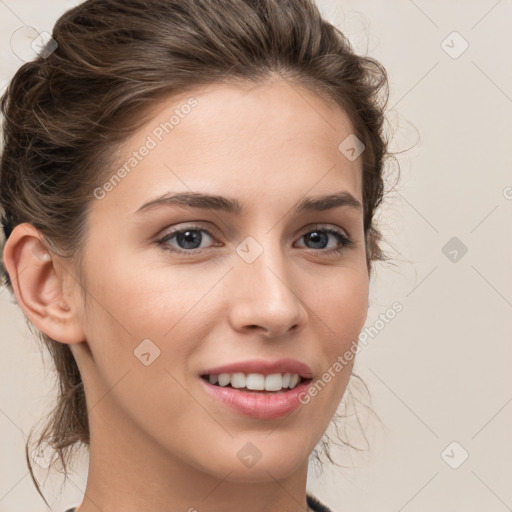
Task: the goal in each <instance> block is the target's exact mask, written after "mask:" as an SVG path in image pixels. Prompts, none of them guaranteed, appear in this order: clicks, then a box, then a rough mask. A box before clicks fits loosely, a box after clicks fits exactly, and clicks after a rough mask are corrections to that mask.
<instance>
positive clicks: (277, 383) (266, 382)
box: [200, 373, 311, 394]
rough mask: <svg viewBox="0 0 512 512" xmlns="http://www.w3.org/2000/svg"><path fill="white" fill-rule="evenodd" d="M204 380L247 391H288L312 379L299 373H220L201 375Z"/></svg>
mask: <svg viewBox="0 0 512 512" xmlns="http://www.w3.org/2000/svg"><path fill="white" fill-rule="evenodd" d="M200 377H201V378H202V379H203V380H205V381H206V382H208V383H209V384H211V385H213V386H216V387H220V388H223V387H224V388H230V389H236V390H237V391H243V392H247V393H272V394H278V393H286V392H288V391H291V390H293V389H295V388H296V387H297V386H299V385H300V384H302V383H304V382H309V381H310V380H311V379H306V378H303V377H300V376H299V375H297V374H289V373H286V374H273V375H268V376H264V375H262V374H248V375H246V374H242V373H234V374H220V375H208V374H205V375H201V376H200Z"/></svg>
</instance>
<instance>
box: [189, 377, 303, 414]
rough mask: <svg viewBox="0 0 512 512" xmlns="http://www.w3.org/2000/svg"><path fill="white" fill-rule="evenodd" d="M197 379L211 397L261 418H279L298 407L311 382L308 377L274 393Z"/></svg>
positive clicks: (240, 411)
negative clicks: (242, 389) (286, 389)
mask: <svg viewBox="0 0 512 512" xmlns="http://www.w3.org/2000/svg"><path fill="white" fill-rule="evenodd" d="M199 380H201V382H202V385H203V386H204V387H205V389H206V391H207V392H208V393H209V394H210V395H211V396H212V397H213V398H215V399H217V400H219V401H220V402H222V403H224V404H226V405H227V406H228V407H230V408H231V409H233V410H235V411H237V412H239V413H242V414H245V415H246V416H249V417H251V418H256V419H261V420H271V419H275V418H281V417H282V416H286V415H287V414H290V413H292V412H293V411H295V410H296V409H298V408H299V407H300V406H301V405H303V404H302V402H301V401H300V400H299V398H300V396H303V395H304V394H305V393H306V390H307V388H308V387H309V385H310V384H311V382H312V381H311V379H308V380H306V381H304V382H301V383H300V384H299V385H298V386H296V387H295V388H293V389H289V390H288V391H281V392H279V393H276V392H265V391H262V392H257V391H253V392H248V391H241V390H239V389H236V388H231V387H228V386H226V387H221V386H214V385H213V384H210V383H209V382H208V381H206V380H205V379H203V378H201V377H200V378H199Z"/></svg>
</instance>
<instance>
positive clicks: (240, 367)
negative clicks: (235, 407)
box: [201, 359, 313, 379]
mask: <svg viewBox="0 0 512 512" xmlns="http://www.w3.org/2000/svg"><path fill="white" fill-rule="evenodd" d="M221 373H245V374H247V373H261V374H263V375H271V374H273V373H296V374H298V375H299V376H300V377H302V378H304V379H310V378H311V377H312V376H313V372H312V371H311V368H310V367H309V366H308V365H307V364H305V363H301V362H299V361H296V360H295V359H279V360H277V361H267V360H265V359H252V360H250V361H239V362H236V363H230V364H225V365H223V366H216V367H215V368H207V369H206V370H204V371H202V372H201V375H220V374H221Z"/></svg>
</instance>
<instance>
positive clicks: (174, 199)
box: [135, 191, 363, 214]
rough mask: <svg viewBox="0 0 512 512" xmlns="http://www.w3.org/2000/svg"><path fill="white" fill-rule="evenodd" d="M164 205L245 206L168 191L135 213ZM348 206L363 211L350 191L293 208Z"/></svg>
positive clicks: (309, 209) (316, 209)
mask: <svg viewBox="0 0 512 512" xmlns="http://www.w3.org/2000/svg"><path fill="white" fill-rule="evenodd" d="M163 205H178V206H185V207H190V208H201V209H205V210H218V211H225V212H227V213H231V214H240V213H241V212H242V210H243V207H242V205H241V203H240V202H239V201H237V200H236V199H229V198H227V197H223V196H218V195H211V194H202V193H200V192H177V193H170V192H169V193H167V194H164V195H163V196H161V197H158V198H156V199H153V200H152V201H149V202H147V203H145V204H143V205H142V206H141V207H140V208H139V209H138V210H137V211H136V212H135V213H136V214H138V213H143V212H147V211H149V210H153V209H155V208H157V207H159V206H163ZM342 206H347V207H349V208H353V209H355V210H360V211H363V205H362V204H361V203H360V202H359V201H358V200H357V199H356V198H355V197H354V196H353V195H352V194H350V193H349V192H346V191H342V192H338V193H336V194H328V195H324V196H317V197H306V198H304V199H302V200H301V201H300V202H299V203H298V204H297V205H296V206H295V208H294V209H293V212H294V213H295V214H299V213H305V212H321V211H325V210H331V209H334V208H340V207H342Z"/></svg>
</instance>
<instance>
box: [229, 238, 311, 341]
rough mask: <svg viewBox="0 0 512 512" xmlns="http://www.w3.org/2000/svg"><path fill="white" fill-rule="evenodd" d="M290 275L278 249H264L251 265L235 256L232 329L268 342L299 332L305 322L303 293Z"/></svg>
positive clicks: (230, 315)
mask: <svg viewBox="0 0 512 512" xmlns="http://www.w3.org/2000/svg"><path fill="white" fill-rule="evenodd" d="M291 274H292V273H291V271H290V265H289V264H288V265H287V262H286V256H285V255H283V254H282V251H281V250H280V249H279V248H275V249H272V251H271V250H270V249H269V248H268V247H267V248H265V249H264V250H263V252H262V254H261V255H260V256H259V257H258V258H257V259H256V260H254V261H253V262H252V263H247V262H246V261H244V260H243V259H242V258H238V256H237V263H236V265H235V268H234V269H233V272H231V279H232V280H233V281H232V283H234V284H232V286H233V290H234V291H233V292H232V294H231V298H230V300H229V321H230V323H231V326H232V327H233V328H234V329H235V330H237V331H238V332H254V333H256V332H257V333H261V334H263V335H265V336H266V337H268V338H274V337H279V336H284V335H286V334H287V333H288V332H296V331H298V330H299V329H301V328H302V327H303V326H304V324H305V321H306V318H307V310H306V307H305V305H304V303H303V299H302V297H303V294H304V290H301V289H300V286H299V282H298V281H297V279H295V280H294V279H293V277H292V275H291Z"/></svg>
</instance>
